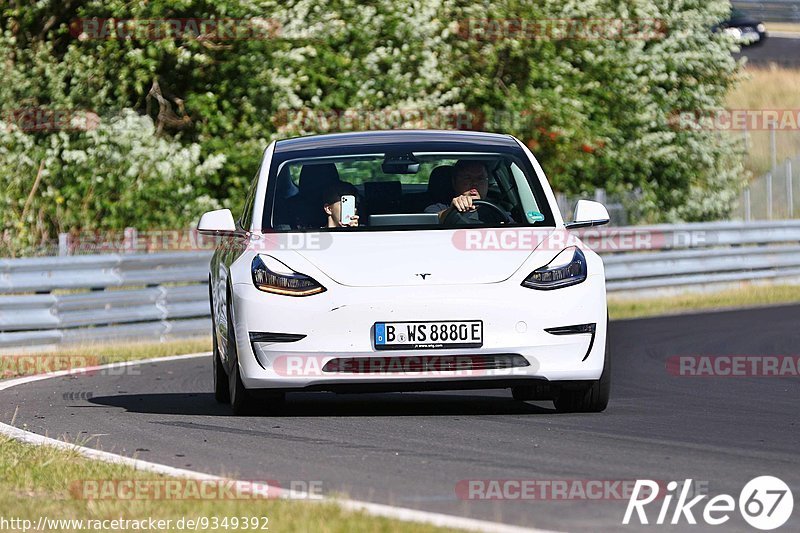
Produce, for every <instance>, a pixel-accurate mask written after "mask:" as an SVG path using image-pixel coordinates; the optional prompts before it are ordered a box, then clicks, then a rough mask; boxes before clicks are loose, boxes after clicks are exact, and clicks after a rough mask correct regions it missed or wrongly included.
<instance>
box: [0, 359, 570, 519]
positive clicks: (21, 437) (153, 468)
mask: <svg viewBox="0 0 800 533" xmlns="http://www.w3.org/2000/svg"><path fill="white" fill-rule="evenodd" d="M209 355H211V352H204V353H194V354H187V355H174V356H169V357H158V358H155V359H140V360H136V361H125V362H121V363H109V364H107V365H99V366H93V367H87V368H80V369H70V370H60V371H58V372H51V373H48V374H40V375H34V376H25V377H21V378H15V379H9V380H3V381H0V391H3V390H7V389H10V388H12V387H17V386H19V385H24V384H26V383H34V382H36V381H42V380H45V379H52V378H57V377H62V376H68V375H70V374H77V375H82V374H83V375H85V373H86V372H89V371H97V370H102V369H104V368H109V367H113V368H119V367H125V366H133V365H138V364H144V363H164V362H169V361H178V360H181V359H190V358H194V357H208V356H209ZM0 434H3V435H6V436H8V437H10V438H12V439H15V440H18V441H20V442H24V443H27V444H33V445H35V446H52V447H54V448H59V449H62V450H69V451H73V452H77V453H79V454H81V455H83V456H84V457H87V458H89V459H95V460H98V461H105V462H107V463H112V464H119V465H125V466H130V467H132V468H134V469H135V470H140V471H143V472H153V473H155V474H163V475H167V476H172V477H182V478H188V479H203V480H214V481H225V480H226V478H223V477H220V476H213V475H211V474H204V473H202V472H197V471H194V470H186V469H183V468H174V467H172V466H167V465H162V464H158V463H151V462H149V461H142V460H141V459H134V458H132V457H125V456H122V455H117V454H114V453H109V452H104V451H101V450H95V449H93V448H86V447H84V446H78V445H77V444H71V443H69V442H64V441H60V440H56V439H51V438H49V437H44V436H42V435H38V434H36V433H31V432H30V431H25V430H22V429H19V428H17V427H14V426H10V425H8V424H3V423H0ZM241 483H244V484H249V485H252V486H253V487H255V488H254V489H253V492H255V491H256V490H258V487H259V486H262V485H260V484H258V483H253V482H241ZM272 491H273V492H276V491H275V489H274V487H273V488H272ZM277 492H278V497H280V498H285V499H300V500H306V501H313V502H325V503H335V504H337V505H339V506H340V507H342V508H343V509H346V510H348V511H361V512H365V513H368V514H370V515H373V516H382V517H385V518H393V519H396V520H402V521H406V522H422V523H426V524H432V525H434V526H439V527H449V528H457V529H463V530H467V531H485V532H490V533H556V532H553V531H548V530H544V529H532V528H526V527H520V526H513V525H509V524H502V523H500V522H489V521H487V520H478V519H475V518H465V517H460V516H454V515H448V514H442V513H434V512H429V511H419V510H417V509H407V508H404V507H394V506H391V505H384V504H380V503H372V502H362V501H358V500H348V499H342V498H323V499H319V498H317V497H315V496H311V495H309V494H307V493H303V492H298V491H289V490H286V489H279V490H278V491H277Z"/></svg>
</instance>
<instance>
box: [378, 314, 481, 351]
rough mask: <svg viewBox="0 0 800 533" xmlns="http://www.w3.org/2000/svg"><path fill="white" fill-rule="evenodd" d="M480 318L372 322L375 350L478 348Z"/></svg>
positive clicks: (479, 345) (479, 343) (479, 341)
mask: <svg viewBox="0 0 800 533" xmlns="http://www.w3.org/2000/svg"><path fill="white" fill-rule="evenodd" d="M481 346H483V321H481V320H459V321H441V322H438V321H434V322H376V323H375V349H376V350H423V349H435V348H480V347H481Z"/></svg>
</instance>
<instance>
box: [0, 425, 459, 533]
mask: <svg viewBox="0 0 800 533" xmlns="http://www.w3.org/2000/svg"><path fill="white" fill-rule="evenodd" d="M159 478H161V477H160V476H157V475H155V474H151V473H146V472H138V471H135V470H133V469H132V468H130V467H126V466H121V465H112V464H109V463H104V462H101V461H92V460H89V459H86V458H83V457H82V456H81V455H79V454H78V453H76V452H71V451H65V450H57V449H55V448H52V447H49V446H32V445H28V444H21V443H19V442H17V441H14V440H12V439H8V438H5V437H0V509H2V514H0V516H2V517H4V518H6V519H10V518H12V517H16V518H23V519H28V520H31V521H32V522H33V524H34V525H35V524H36V523H37V521H38V520H39V517H47V518H51V519H55V518H61V519H84V520H86V519H92V520H111V519H119V518H123V519H129V520H141V519H148V518H150V517H153V518H154V519H165V520H166V519H171V520H172V521H173V527H172V528H169V529H166V530H162V531H179V529H177V528H176V526H175V523H176V522H177V520H178V519H180V518H184V517H185V518H197V517H203V516H205V517H218V518H219V519H221V518H222V517H240V518H242V517H267V518H268V519H269V523H268V526H269V531H271V532H295V531H296V532H307V531H321V532H340V531H341V532H348V533H349V532H356V533H358V532H364V533H366V532H373V531H383V532H409V533H411V532H442V531H453V530H447V529H442V528H436V527H433V526H429V525H425V524H419V523H411V522H401V521H398V520H391V519H386V518H380V517H374V516H369V515H366V514H364V513H355V512H348V511H344V510H342V509H341V508H339V507H338V506H337V505H335V504H332V503H320V502H307V501H298V500H294V501H287V500H278V499H259V500H253V499H248V500H213V501H212V500H174V499H173V500H153V499H139V500H108V499H102V500H88V499H84V498H83V497H82V495H81V493H80V492H79V491H78V490H76V486H80V483H81V482H82V481H85V480H93V481H100V480H109V479H116V480H130V479H142V480H154V479H159ZM34 527H35V526H34ZM75 530H76V529H75V528H73V529H69V528H64V529H59V528H57V527H55V528H51V529H49V531H75ZM219 530H220V531H224V529H223V528H220V529H219ZM228 530H229V531H231V530H232V529H230V528H229V529H228ZM120 531H134V529H121V530H120ZM239 531H243V529H239Z"/></svg>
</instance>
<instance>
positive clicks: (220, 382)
mask: <svg viewBox="0 0 800 533" xmlns="http://www.w3.org/2000/svg"><path fill="white" fill-rule="evenodd" d="M211 298H212V297H211V287H210V286H209V289H208V301H209V303H211V343H212V351H213V354H212V357H213V359H214V360H213V361H212V363H211V368H212V373H213V376H214V399H215V400H216V401H217V403H228V402H229V401H230V399H231V392H230V387H229V384H228V373H227V372H225V367H224V366H223V364H222V360H221V359H220V357H219V344H218V343H217V325H216V323H215V322H214V304H213V300H212V299H211Z"/></svg>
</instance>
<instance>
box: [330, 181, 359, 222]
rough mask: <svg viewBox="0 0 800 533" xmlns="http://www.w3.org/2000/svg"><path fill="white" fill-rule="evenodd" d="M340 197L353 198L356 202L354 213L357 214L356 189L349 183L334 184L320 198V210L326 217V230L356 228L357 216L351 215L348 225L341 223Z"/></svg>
mask: <svg viewBox="0 0 800 533" xmlns="http://www.w3.org/2000/svg"><path fill="white" fill-rule="evenodd" d="M342 196H353V197H354V198H355V200H356V206H355V211H356V213H357V212H358V189H356V188H355V186H354V185H353V184H351V183H347V182H345V181H340V182H338V183H334V184H333V185H331V186H330V187H328V188H327V189H326V190H325V193H324V194H323V196H322V200H323V202H324V203H323V205H322V209H323V210H324V211H325V214H326V215H327V216H328V223H327V225H326V226H325V227H328V228H345V227H348V228H356V227H358V215H353V217H352V218H351V219H350V223H349V224H343V223H342Z"/></svg>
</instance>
